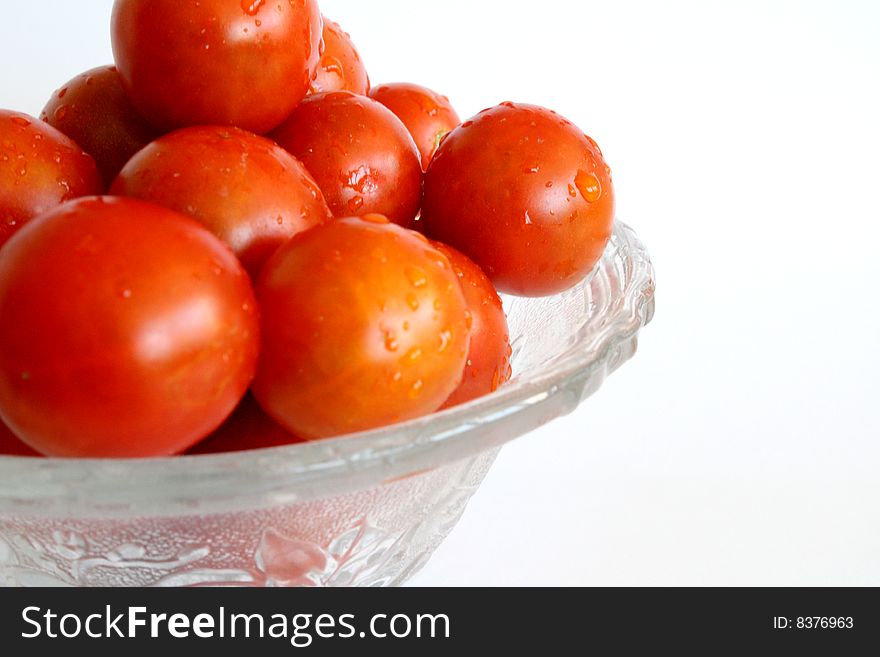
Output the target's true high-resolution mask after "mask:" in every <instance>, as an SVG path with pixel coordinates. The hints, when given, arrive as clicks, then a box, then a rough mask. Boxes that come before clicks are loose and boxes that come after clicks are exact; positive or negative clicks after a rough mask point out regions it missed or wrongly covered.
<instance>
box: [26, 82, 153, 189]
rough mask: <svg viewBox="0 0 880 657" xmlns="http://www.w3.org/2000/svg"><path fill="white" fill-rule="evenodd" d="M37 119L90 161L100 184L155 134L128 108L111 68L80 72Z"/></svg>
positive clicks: (126, 100)
mask: <svg viewBox="0 0 880 657" xmlns="http://www.w3.org/2000/svg"><path fill="white" fill-rule="evenodd" d="M40 118H41V119H42V120H43V121H45V122H47V123H48V124H49V125H51V126H52V127H54V128H57V129H58V130H60V131H61V132H63V133H64V134H65V135H67V136H68V137H70V138H71V139H73V140H74V141H75V142H76V143H77V144H79V145H80V146H82V147H83V149H85V151H86V152H87V153H88V154H89V155H91V156H92V157H93V158H94V159H95V162H96V163H97V165H98V170H99V171H100V172H101V176H102V178H103V179H104V184H105V185H106V186H109V185H110V183H111V182H113V178H115V177H116V174H117V173H119V170H120V169H122V167H123V166H125V163H126V162H128V160H129V159H131V157H132V156H133V155H134V154H135V153H137V152H138V151H139V150H140V149H142V148H143V147H144V146H146V145H147V144H149V143H150V142H151V141H153V140H154V139H155V138H156V137H158V136H159V132H158V131H157V130H156V129H155V128H153V127H152V126H151V125H150V124H149V123H147V121H146V119H144V118H143V117H142V116H141V115H140V114H138V112H137V110H136V109H135V108H134V105H132V104H131V101H130V100H129V99H128V96H127V95H126V94H125V90H124V89H123V88H122V80H121V79H120V78H119V73H118V72H117V71H116V68H115V67H112V66H102V67H100V68H95V69H92V70H90V71H86V72H85V73H83V74H82V75H79V76H77V77H75V78H74V79H73V80H71V81H70V82H68V83H67V84H65V85H64V86H63V87H61V89H59V90H58V91H56V92H55V93H54V94H53V95H52V98H51V100H49V103H48V104H47V105H46V107H45V108H44V109H43V113H42V114H41V115H40Z"/></svg>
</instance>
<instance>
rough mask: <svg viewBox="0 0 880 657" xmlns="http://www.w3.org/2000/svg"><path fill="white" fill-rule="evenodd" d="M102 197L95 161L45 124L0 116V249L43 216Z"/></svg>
mask: <svg viewBox="0 0 880 657" xmlns="http://www.w3.org/2000/svg"><path fill="white" fill-rule="evenodd" d="M103 191H104V185H103V183H102V182H101V177H100V176H99V175H98V169H97V167H96V166H95V162H94V160H92V158H91V157H89V156H88V155H86V153H84V152H83V150H82V149H81V148H80V147H79V146H77V145H76V144H75V143H74V142H73V141H71V140H70V139H69V138H67V137H65V136H64V135H63V134H61V133H60V132H58V131H57V130H56V129H55V128H53V127H52V126H49V125H46V124H45V123H43V122H42V121H38V120H37V119H35V118H33V117H31V116H27V115H26V114H19V113H18V112H9V111H6V110H0V246H3V245H4V244H5V243H6V241H7V240H8V239H9V238H10V237H11V236H12V235H13V233H15V232H16V231H18V230H19V229H20V228H21V227H22V226H24V224H26V223H27V222H28V221H30V220H31V219H33V218H34V217H36V216H37V215H39V214H42V213H44V212H46V211H47V210H51V209H52V208H55V207H57V206H58V205H60V204H61V203H63V202H64V201H67V200H69V199H74V198H77V197H79V196H87V195H90V194H100V193H102V192H103Z"/></svg>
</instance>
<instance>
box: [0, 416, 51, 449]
mask: <svg viewBox="0 0 880 657" xmlns="http://www.w3.org/2000/svg"><path fill="white" fill-rule="evenodd" d="M0 456H42V455H41V454H40V453H39V452H36V451H35V450H33V449H31V448H30V447H28V446H27V445H25V444H24V443H23V442H21V440H19V438H18V436H16V435H15V434H14V433H12V431H11V430H10V428H9V427H7V426H6V424H5V423H4V422H3V421H2V420H0Z"/></svg>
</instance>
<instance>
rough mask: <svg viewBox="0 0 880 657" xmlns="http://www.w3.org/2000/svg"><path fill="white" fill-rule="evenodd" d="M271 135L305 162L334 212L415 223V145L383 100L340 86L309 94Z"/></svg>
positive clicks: (418, 179)
mask: <svg viewBox="0 0 880 657" xmlns="http://www.w3.org/2000/svg"><path fill="white" fill-rule="evenodd" d="M272 137H273V139H275V141H277V142H278V143H279V144H281V146H283V147H284V148H286V149H287V150H288V151H290V152H291V153H293V154H294V155H295V156H296V157H298V158H299V159H300V160H301V161H302V162H303V164H305V165H306V168H307V169H308V170H309V171H310V172H311V174H312V175H313V176H314V177H315V180H317V181H318V184H319V185H320V186H321V189H322V190H323V191H324V196H325V197H326V198H327V203H328V204H329V205H330V210H331V211H332V212H333V214H334V215H335V216H337V217H346V216H364V215H367V214H374V213H377V214H382V215H385V216H386V217H388V218H389V219H390V220H391V221H393V222H394V223H396V224H399V225H401V226H404V227H410V226H412V224H413V223H414V221H415V217H416V214H418V211H419V204H420V202H421V199H422V167H421V164H420V162H419V151H418V149H417V148H416V145H415V144H414V143H413V140H412V137H411V136H410V134H409V132H407V130H406V127H405V126H404V125H403V124H402V123H401V122H400V119H398V118H397V117H396V116H394V114H393V113H392V112H391V111H390V110H388V109H387V108H386V107H384V106H383V105H381V104H379V103H377V102H376V101H374V100H371V99H369V98H366V97H364V96H357V95H355V94H353V93H349V92H345V91H340V92H337V93H331V94H317V95H314V96H309V97H308V98H306V99H305V100H304V101H303V103H302V104H301V105H300V106H299V107H298V108H297V109H296V111H295V112H294V113H293V114H292V115H291V116H290V118H289V119H288V120H287V121H285V122H284V124H283V125H282V126H281V127H280V128H278V130H277V131H276V132H275V133H273V135H272Z"/></svg>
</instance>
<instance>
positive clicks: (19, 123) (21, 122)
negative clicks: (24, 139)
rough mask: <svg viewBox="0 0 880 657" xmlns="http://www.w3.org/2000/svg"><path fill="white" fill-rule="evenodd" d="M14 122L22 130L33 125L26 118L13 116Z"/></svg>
mask: <svg viewBox="0 0 880 657" xmlns="http://www.w3.org/2000/svg"><path fill="white" fill-rule="evenodd" d="M12 122H13V123H14V124H15V125H17V126H20V127H22V128H27V127H28V126H29V125H30V124H31V122H30V121H28V120H27V119H26V118H24V117H22V116H13V117H12Z"/></svg>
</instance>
